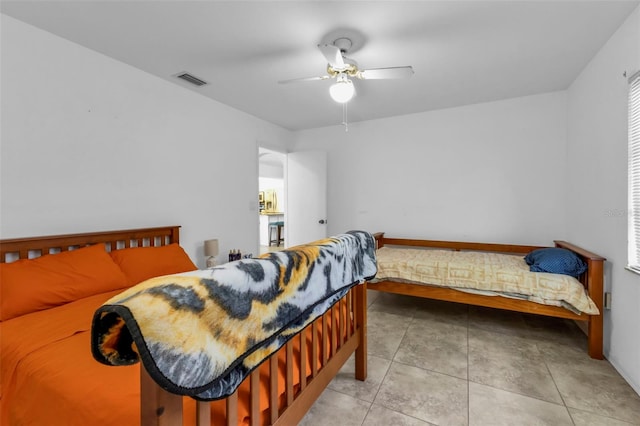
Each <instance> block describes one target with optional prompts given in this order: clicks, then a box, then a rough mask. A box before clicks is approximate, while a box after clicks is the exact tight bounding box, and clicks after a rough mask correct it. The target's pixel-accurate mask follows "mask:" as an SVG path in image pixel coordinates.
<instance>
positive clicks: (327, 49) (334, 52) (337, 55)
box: [318, 44, 346, 71]
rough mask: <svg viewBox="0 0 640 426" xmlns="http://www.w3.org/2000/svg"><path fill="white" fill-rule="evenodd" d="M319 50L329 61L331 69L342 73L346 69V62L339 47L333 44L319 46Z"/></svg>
mask: <svg viewBox="0 0 640 426" xmlns="http://www.w3.org/2000/svg"><path fill="white" fill-rule="evenodd" d="M318 49H320V52H322V54H323V55H324V57H325V58H326V59H327V62H329V65H331V68H333V69H334V70H336V71H342V70H344V69H345V68H346V65H345V64H344V60H343V59H342V52H340V49H339V48H338V47H337V46H334V45H333V44H319V45H318Z"/></svg>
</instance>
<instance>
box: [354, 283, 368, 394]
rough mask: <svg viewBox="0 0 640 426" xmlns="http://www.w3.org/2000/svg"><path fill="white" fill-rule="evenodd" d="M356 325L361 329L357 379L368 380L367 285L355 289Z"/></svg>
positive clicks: (357, 358) (357, 353)
mask: <svg viewBox="0 0 640 426" xmlns="http://www.w3.org/2000/svg"><path fill="white" fill-rule="evenodd" d="M355 293H356V294H355V296H356V323H357V324H358V326H359V327H360V335H359V339H358V340H359V341H358V348H357V349H356V379H358V380H362V381H364V380H365V379H366V378H367V283H366V282H365V283H363V284H359V285H357V286H356V288H355Z"/></svg>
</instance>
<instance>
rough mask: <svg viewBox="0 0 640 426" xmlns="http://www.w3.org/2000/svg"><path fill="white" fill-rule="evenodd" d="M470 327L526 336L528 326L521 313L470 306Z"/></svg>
mask: <svg viewBox="0 0 640 426" xmlns="http://www.w3.org/2000/svg"><path fill="white" fill-rule="evenodd" d="M469 328H472V329H480V330H487V331H492V332H495V333H503V334H508V335H511V336H520V337H526V336H527V335H528V327H527V325H526V324H525V322H524V319H523V317H522V314H521V313H518V312H512V311H504V310H502V309H491V308H484V307H481V306H469Z"/></svg>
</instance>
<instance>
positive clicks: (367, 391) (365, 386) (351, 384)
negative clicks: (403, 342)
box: [328, 355, 391, 402]
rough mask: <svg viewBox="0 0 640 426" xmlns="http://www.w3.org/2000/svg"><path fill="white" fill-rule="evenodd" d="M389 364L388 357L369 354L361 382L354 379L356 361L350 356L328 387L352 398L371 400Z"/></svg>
mask: <svg viewBox="0 0 640 426" xmlns="http://www.w3.org/2000/svg"><path fill="white" fill-rule="evenodd" d="M390 365H391V361H390V360H388V359H384V358H379V357H377V356H373V355H369V357H368V358H367V379H366V380H365V381H364V382H361V381H360V380H356V379H355V371H356V363H355V358H354V356H351V357H350V358H349V359H348V360H347V362H346V363H345V364H344V366H343V367H342V369H340V371H339V372H338V374H337V375H336V376H335V377H334V378H333V380H332V381H331V382H330V383H329V386H328V387H329V389H333V390H334V391H338V392H341V393H344V394H347V395H350V396H353V397H354V398H358V399H361V400H363V401H369V402H373V400H374V399H375V397H376V393H378V389H379V388H380V384H381V383H382V379H384V376H385V375H386V374H387V370H389V366H390Z"/></svg>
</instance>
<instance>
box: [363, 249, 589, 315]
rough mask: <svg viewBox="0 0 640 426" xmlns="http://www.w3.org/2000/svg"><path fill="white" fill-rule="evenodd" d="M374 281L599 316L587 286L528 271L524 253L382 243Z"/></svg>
mask: <svg viewBox="0 0 640 426" xmlns="http://www.w3.org/2000/svg"><path fill="white" fill-rule="evenodd" d="M377 260H378V273H377V275H376V277H375V279H374V280H373V282H375V281H382V280H395V281H404V282H411V283H420V284H428V285H435V286H444V287H450V288H454V289H457V290H462V291H469V292H476V293H477V292H479V293H481V294H491V295H500V296H506V297H513V298H517V299H525V300H529V301H532V302H536V303H542V304H545V305H553V306H563V307H565V308H568V309H570V310H572V311H574V312H577V313H580V312H582V313H586V314H598V313H599V311H598V308H597V307H596V305H595V303H594V302H593V301H592V300H591V299H590V298H589V296H588V295H587V293H586V290H585V288H584V286H583V285H582V284H581V283H580V282H579V281H578V280H577V279H575V278H573V277H571V276H568V275H560V274H549V273H542V272H530V271H529V266H528V265H527V264H526V263H525V261H524V258H523V257H522V256H516V255H508V254H500V253H489V252H477V251H452V250H422V249H409V248H393V247H382V248H380V249H378V250H377Z"/></svg>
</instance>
